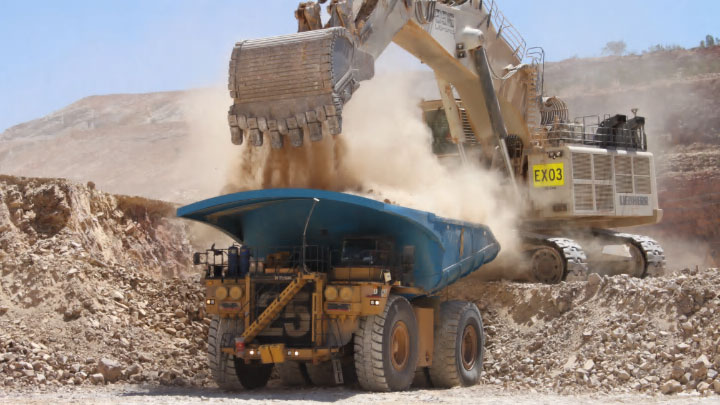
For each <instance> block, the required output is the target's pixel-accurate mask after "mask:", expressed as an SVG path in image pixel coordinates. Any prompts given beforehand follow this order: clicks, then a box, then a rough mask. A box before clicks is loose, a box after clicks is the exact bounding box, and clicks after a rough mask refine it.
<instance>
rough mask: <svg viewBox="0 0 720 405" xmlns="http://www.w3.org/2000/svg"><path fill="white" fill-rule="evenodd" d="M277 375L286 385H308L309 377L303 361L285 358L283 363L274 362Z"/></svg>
mask: <svg viewBox="0 0 720 405" xmlns="http://www.w3.org/2000/svg"><path fill="white" fill-rule="evenodd" d="M275 370H277V373H278V377H280V380H281V381H282V383H283V385H285V386H286V387H302V386H305V385H310V377H309V376H308V371H307V369H306V366H305V363H301V362H299V361H290V360H287V361H285V362H283V363H277V364H275Z"/></svg>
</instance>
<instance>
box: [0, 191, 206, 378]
mask: <svg viewBox="0 0 720 405" xmlns="http://www.w3.org/2000/svg"><path fill="white" fill-rule="evenodd" d="M174 209H175V207H174V206H172V205H170V204H167V203H162V202H158V201H151V200H145V199H142V198H135V197H124V196H113V195H109V194H105V193H101V192H98V191H96V190H94V189H93V187H92V184H90V185H89V186H87V187H86V186H78V185H74V184H71V183H68V182H66V181H64V180H46V179H25V178H13V177H0V386H5V387H27V386H35V387H48V386H59V385H81V384H102V383H107V382H116V381H122V382H151V383H164V384H174V385H188V384H194V385H202V384H207V383H209V379H208V375H207V371H206V365H205V354H204V352H205V338H206V333H207V329H208V326H207V323H206V322H205V320H204V311H203V306H202V300H203V292H202V285H201V283H200V280H199V278H198V277H197V276H195V277H193V276H192V274H193V273H194V272H191V270H192V268H191V267H192V266H191V263H190V262H189V258H190V252H191V248H190V244H189V241H188V240H187V237H186V228H185V225H184V224H183V223H182V222H181V221H179V220H178V219H176V218H174Z"/></svg>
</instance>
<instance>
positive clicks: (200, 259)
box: [193, 252, 207, 266]
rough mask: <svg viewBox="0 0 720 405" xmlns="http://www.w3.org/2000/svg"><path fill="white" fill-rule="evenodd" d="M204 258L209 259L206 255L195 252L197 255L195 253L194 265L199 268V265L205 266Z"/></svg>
mask: <svg viewBox="0 0 720 405" xmlns="http://www.w3.org/2000/svg"><path fill="white" fill-rule="evenodd" d="M204 258H207V256H206V255H205V253H201V252H195V253H193V264H194V265H196V266H197V265H198V264H205V263H206V261H205V260H203V259H204Z"/></svg>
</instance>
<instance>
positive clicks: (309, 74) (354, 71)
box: [228, 27, 375, 148]
mask: <svg viewBox="0 0 720 405" xmlns="http://www.w3.org/2000/svg"><path fill="white" fill-rule="evenodd" d="M374 62H375V61H374V59H373V58H372V56H371V55H369V54H367V53H364V52H362V51H360V50H359V49H358V48H357V46H356V44H355V40H354V39H353V37H352V36H351V35H350V34H349V32H348V31H347V30H346V29H345V28H342V27H334V28H326V29H319V30H313V31H306V32H300V33H296V34H290V35H283V36H277V37H271V38H263V39H256V40H248V41H243V42H239V43H237V44H236V45H235V48H234V49H233V52H232V57H231V60H230V80H229V88H230V95H231V97H232V98H233V105H232V106H231V107H230V111H229V114H228V121H229V124H230V133H231V137H232V142H233V143H234V144H236V145H240V144H242V143H243V140H244V139H246V138H247V139H248V141H249V142H250V144H252V145H254V146H261V145H263V143H264V141H265V140H268V139H269V142H270V145H271V146H272V147H273V148H282V147H283V146H284V145H285V143H286V142H289V143H290V144H291V145H292V146H294V147H299V146H302V144H303V141H304V139H306V138H309V139H310V140H311V141H319V140H321V139H322V138H323V136H328V135H338V134H340V132H341V131H342V115H341V114H342V108H343V105H344V104H345V103H347V102H348V100H350V97H351V96H352V93H353V91H355V89H357V87H358V86H359V84H358V82H359V81H361V80H367V79H370V78H372V76H373V74H374Z"/></svg>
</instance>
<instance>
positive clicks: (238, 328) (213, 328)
mask: <svg viewBox="0 0 720 405" xmlns="http://www.w3.org/2000/svg"><path fill="white" fill-rule="evenodd" d="M244 329H245V321H243V320H241V319H225V318H223V319H220V318H218V317H213V318H212V321H211V322H210V331H209V332H208V346H207V353H208V363H209V365H210V371H211V373H212V376H213V379H214V380H215V383H216V384H217V385H218V387H220V389H223V390H226V391H239V390H242V389H243V386H242V384H240V379H239V378H238V373H237V371H236V370H235V357H234V356H232V355H229V354H227V353H223V351H222V338H223V335H224V334H226V333H230V334H232V335H236V336H239V335H240V334H242V332H243V330H244Z"/></svg>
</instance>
